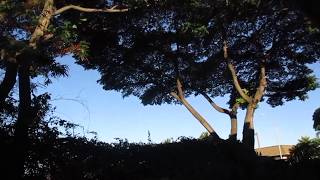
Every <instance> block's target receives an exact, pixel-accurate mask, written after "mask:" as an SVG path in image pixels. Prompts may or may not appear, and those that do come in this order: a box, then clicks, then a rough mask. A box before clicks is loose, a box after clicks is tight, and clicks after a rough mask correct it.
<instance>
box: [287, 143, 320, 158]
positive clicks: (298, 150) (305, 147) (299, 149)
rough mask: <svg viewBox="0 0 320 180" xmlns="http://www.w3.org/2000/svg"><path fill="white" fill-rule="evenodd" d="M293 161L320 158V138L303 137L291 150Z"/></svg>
mask: <svg viewBox="0 0 320 180" xmlns="http://www.w3.org/2000/svg"><path fill="white" fill-rule="evenodd" d="M290 154H291V155H290V156H291V157H290V162H291V163H301V162H304V161H308V160H320V138H313V139H310V138H309V137H302V138H301V139H299V142H298V144H296V145H295V146H294V147H293V148H292V149H291V152H290Z"/></svg>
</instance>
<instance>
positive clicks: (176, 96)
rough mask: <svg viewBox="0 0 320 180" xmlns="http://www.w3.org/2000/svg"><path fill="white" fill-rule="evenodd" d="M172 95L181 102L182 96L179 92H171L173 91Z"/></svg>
mask: <svg viewBox="0 0 320 180" xmlns="http://www.w3.org/2000/svg"><path fill="white" fill-rule="evenodd" d="M170 95H171V96H173V97H174V98H176V99H177V100H178V101H180V102H181V99H180V97H179V96H178V94H177V93H175V92H171V93H170Z"/></svg>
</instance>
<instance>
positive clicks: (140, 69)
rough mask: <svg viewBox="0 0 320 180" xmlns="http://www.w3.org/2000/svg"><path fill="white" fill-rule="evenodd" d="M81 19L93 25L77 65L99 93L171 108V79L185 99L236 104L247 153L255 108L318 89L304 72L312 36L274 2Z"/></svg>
mask: <svg viewBox="0 0 320 180" xmlns="http://www.w3.org/2000/svg"><path fill="white" fill-rule="evenodd" d="M86 17H88V20H89V21H90V22H94V23H95V24H99V25H97V26H93V24H92V25H91V26H86V27H83V28H81V29H80V32H79V35H80V36H81V37H84V38H86V41H88V42H89V44H90V45H89V49H90V50H89V55H88V61H78V62H79V63H80V64H82V65H83V66H84V67H86V68H92V69H97V70H98V71H99V72H100V73H101V79H100V80H99V83H101V84H102V85H103V88H104V89H105V90H116V91H119V92H121V93H122V95H123V96H124V97H126V96H129V95H134V96H137V97H138V98H139V99H140V100H141V102H142V104H144V105H149V104H150V105H155V104H162V103H177V102H180V101H179V100H177V98H175V97H173V96H172V92H177V78H178V79H179V80H180V81H181V84H182V90H183V96H184V97H188V96H190V95H192V94H193V95H198V94H200V93H203V92H204V93H206V94H208V95H209V96H211V97H213V98H214V97H217V96H224V95H227V94H230V102H229V103H230V106H231V107H232V106H233V105H234V104H235V103H236V102H238V103H239V104H241V107H242V108H245V109H246V110H247V111H248V112H250V113H248V117H246V120H245V124H244V132H243V133H244V138H245V139H247V140H246V142H248V145H249V146H250V147H251V148H253V141H254V136H253V135H254V129H253V125H252V124H253V115H254V110H255V109H256V108H257V107H258V103H259V102H260V101H266V102H267V103H268V104H270V105H271V106H273V107H274V106H278V105H283V104H284V102H285V101H291V100H294V99H299V100H305V99H306V98H307V93H308V92H309V91H312V90H315V89H316V88H317V87H318V84H317V82H316V78H315V76H314V75H313V71H312V70H311V69H310V68H309V66H308V65H309V64H312V63H315V62H317V61H318V60H319V58H320V51H319V49H320V48H319V43H318V42H319V37H320V34H319V29H317V28H314V26H313V24H312V22H311V21H309V20H308V18H306V16H304V14H303V13H302V12H301V11H298V10H297V9H293V8H291V6H288V4H286V3H282V2H281V1H259V3H257V1H230V2H229V3H227V1H219V0H217V1H206V0H196V1H170V0H167V1H161V2H154V3H150V5H149V6H148V8H142V9H139V8H137V9H133V10H132V11H130V12H129V13H126V14H122V15H121V16H117V17H112V16H106V15H101V16H99V17H96V16H92V15H88V16H86ZM97 21H100V22H101V23H96V22H97ZM87 34H92V36H90V37H88V36H86V35H87ZM224 42H226V46H227V47H226V49H227V52H228V54H227V55H228V57H227V58H226V57H225V53H224V51H223V49H224ZM229 65H230V66H231V65H232V66H233V68H234V71H235V72H234V74H232V73H230V71H231V70H230V67H229ZM229 70H230V71H229ZM234 79H237V80H238V81H239V82H238V83H236V82H235V80H234ZM235 84H239V87H240V88H236V87H237V86H236V85H235ZM239 94H240V95H241V98H239ZM243 96H245V97H246V98H245V97H243Z"/></svg>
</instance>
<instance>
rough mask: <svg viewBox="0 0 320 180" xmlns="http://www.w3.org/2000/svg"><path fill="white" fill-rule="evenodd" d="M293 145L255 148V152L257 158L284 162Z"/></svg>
mask: <svg viewBox="0 0 320 180" xmlns="http://www.w3.org/2000/svg"><path fill="white" fill-rule="evenodd" d="M292 147H293V145H276V146H268V147H262V148H257V149H255V151H256V152H257V154H258V155H259V156H265V157H272V158H273V159H275V160H286V159H288V157H289V156H290V149H291V148H292Z"/></svg>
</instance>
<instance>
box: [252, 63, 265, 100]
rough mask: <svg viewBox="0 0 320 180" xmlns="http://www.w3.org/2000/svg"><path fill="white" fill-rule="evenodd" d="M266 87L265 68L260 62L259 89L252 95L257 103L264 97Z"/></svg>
mask: <svg viewBox="0 0 320 180" xmlns="http://www.w3.org/2000/svg"><path fill="white" fill-rule="evenodd" d="M266 87H267V79H266V68H265V61H264V60H262V64H261V68H260V81H259V87H258V88H257V91H256V93H255V95H254V99H255V101H257V102H259V101H260V100H261V98H262V96H263V95H264V91H265V89H266Z"/></svg>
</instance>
